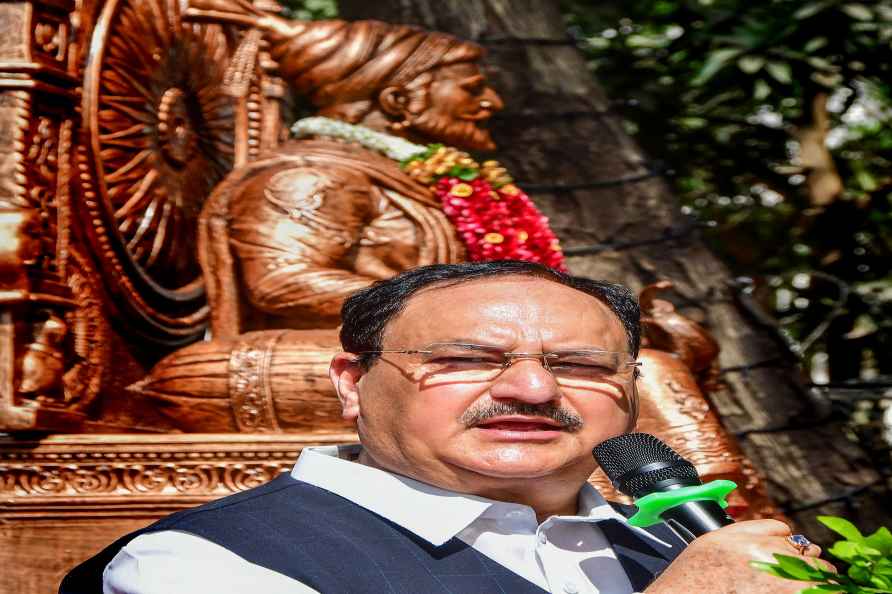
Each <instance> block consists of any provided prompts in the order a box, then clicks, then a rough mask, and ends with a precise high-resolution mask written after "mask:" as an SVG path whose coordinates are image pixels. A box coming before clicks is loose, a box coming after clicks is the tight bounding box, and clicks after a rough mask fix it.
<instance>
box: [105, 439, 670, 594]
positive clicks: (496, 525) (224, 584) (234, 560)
mask: <svg viewBox="0 0 892 594" xmlns="http://www.w3.org/2000/svg"><path fill="white" fill-rule="evenodd" d="M358 453H359V446H323V447H316V448H306V449H304V450H303V452H302V453H301V455H300V458H299V459H298V461H297V463H296V464H295V465H294V469H293V470H292V472H291V476H292V477H293V478H295V479H297V480H299V481H303V482H306V483H309V484H311V485H315V486H316V487H319V488H321V489H325V490H326V491H329V492H331V493H334V494H336V495H339V496H341V497H344V498H345V499H348V500H350V501H352V502H353V503H356V504H357V505H359V506H361V507H363V508H365V509H367V510H369V511H371V512H373V513H375V514H378V515H379V516H382V517H383V518H386V519H387V520H390V521H391V522H393V523H395V524H397V525H399V526H402V527H403V528H405V529H407V530H409V531H411V532H413V533H414V534H416V535H418V536H420V537H421V538H423V539H425V540H427V541H428V542H430V543H431V544H433V545H435V546H439V545H442V544H444V543H445V542H447V541H448V540H450V539H452V538H454V537H455V538H458V539H459V540H461V541H463V542H465V543H466V544H468V545H469V546H471V547H473V548H474V549H475V550H477V551H478V552H480V553H481V554H483V555H486V556H487V557H489V558H490V559H492V560H494V561H496V562H497V563H499V564H500V565H502V566H504V567H505V568H507V569H509V570H510V571H513V572H514V573H516V574H518V575H520V576H522V577H524V578H525V579H527V580H529V581H530V582H533V583H534V584H536V585H538V586H539V587H541V588H542V589H544V590H546V591H548V592H552V593H553V594H558V593H561V594H631V592H632V586H631V585H630V583H629V579H628V577H627V576H626V573H625V571H624V570H623V568H622V566H621V565H620V563H619V561H617V559H616V555H615V554H614V552H613V549H612V548H611V547H610V545H609V544H608V542H607V539H606V538H605V537H604V535H603V533H602V532H601V530H600V529H599V528H598V527H597V522H599V521H603V520H608V519H613V520H618V521H619V522H621V523H622V524H624V525H628V524H627V523H626V519H625V518H624V517H623V516H622V515H621V514H619V513H617V512H616V511H615V510H614V509H613V508H612V507H610V505H609V504H608V503H607V502H606V501H605V500H604V498H603V497H601V495H600V493H598V491H597V490H596V489H595V488H594V487H592V486H591V485H588V484H585V485H584V486H583V488H582V490H581V491H580V493H579V515H576V516H552V517H550V518H548V519H547V520H545V521H544V522H542V523H541V524H540V523H539V522H538V521H537V519H536V514H535V512H534V511H533V509H532V508H531V507H529V506H525V505H519V504H516V503H506V502H502V501H494V500H491V499H485V498H482V497H476V496H473V495H466V494H462V493H456V492H452V491H447V490H444V489H440V488H437V487H434V486H431V485H428V484H426V483H421V482H418V481H415V480H412V479H410V478H407V477H404V476H400V475H397V474H393V473H389V472H386V471H384V470H380V469H377V468H372V467H369V466H365V465H362V464H359V463H356V462H352V461H350V459H354V458H355V457H356V456H357V455H358ZM345 457H346V458H348V459H344V458H345ZM629 529H630V530H634V531H636V532H637V533H638V534H639V535H640V536H641V537H642V538H645V539H647V540H648V541H650V542H651V543H652V544H653V546H656V547H669V546H670V545H669V544H668V543H665V542H663V541H662V540H660V539H658V538H657V537H655V536H653V535H652V534H650V533H649V532H647V531H645V530H641V529H639V528H634V527H631V526H629ZM252 591H253V592H263V593H264V594H286V593H287V594H319V593H318V592H317V591H316V590H314V589H312V588H310V587H309V586H306V585H304V584H301V583H300V582H297V581H295V580H294V579H292V578H290V577H288V576H285V575H282V574H280V573H277V572H275V571H272V570H270V569H266V568H265V567H261V566H259V565H255V564H253V563H250V562H248V561H246V560H245V559H242V558H241V557H239V556H237V555H235V554H234V553H232V552H231V551H229V550H227V549H225V548H223V547H221V546H220V545H217V544H215V543H213V542H211V541H208V540H206V539H204V538H201V537H199V536H195V535H192V534H188V533H186V532H180V531H175V530H166V531H161V532H154V533H150V534H143V535H141V536H139V537H137V538H135V539H133V540H132V541H130V543H128V544H127V545H126V546H125V547H124V548H123V549H121V551H120V552H118V554H117V555H116V556H115V558H114V559H113V560H112V561H111V563H109V564H108V566H107V567H106V568H105V573H104V575H103V593H104V594H180V593H182V594H187V593H188V594H194V593H197V592H213V593H214V594H237V593H238V594H242V593H244V592H252Z"/></svg>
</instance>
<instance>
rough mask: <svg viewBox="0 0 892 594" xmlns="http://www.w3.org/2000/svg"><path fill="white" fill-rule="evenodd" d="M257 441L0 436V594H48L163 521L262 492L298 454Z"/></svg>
mask: <svg viewBox="0 0 892 594" xmlns="http://www.w3.org/2000/svg"><path fill="white" fill-rule="evenodd" d="M355 441H356V435H355V434H352V433H343V432H340V433H328V434H320V435H316V436H313V437H304V436H299V435H291V436H275V435H256V434H228V435H214V434H198V435H166V436H160V435H144V436H139V435H102V436H89V435H69V436H54V437H49V438H46V439H43V440H40V441H29V440H25V439H12V438H9V437H2V438H0V568H2V571H0V594H43V593H49V592H55V590H56V588H57V587H58V583H59V581H60V580H61V578H62V576H63V575H64V574H65V572H66V571H68V570H69V569H71V568H72V567H74V565H76V564H77V563H78V562H80V561H82V560H84V559H86V558H88V557H90V556H91V555H93V554H95V553H97V552H99V551H100V550H102V549H103V548H104V547H105V546H106V545H108V544H110V543H111V542H112V541H114V540H115V539H116V538H117V537H118V536H121V535H123V534H125V533H127V532H130V531H132V530H135V529H137V528H140V527H142V526H145V525H146V524H149V523H151V522H152V521H154V520H156V519H158V518H161V517H163V516H165V515H167V514H170V513H173V512H176V511H179V510H182V509H187V508H189V507H193V506H195V505H200V504H202V503H205V502H207V501H211V500H214V499H217V498H219V497H224V496H226V495H228V494H231V493H234V492H237V491H240V490H243V489H246V488H250V487H252V486H256V485H259V484H262V483H264V482H266V481H268V480H270V479H272V478H274V477H275V476H277V475H278V474H279V473H280V472H286V471H288V470H290V468H291V466H292V465H293V464H294V461H295V460H296V459H297V456H298V455H299V453H300V450H301V449H302V448H303V447H305V446H310V445H323V444H332V443H335V444H336V443H351V442H355Z"/></svg>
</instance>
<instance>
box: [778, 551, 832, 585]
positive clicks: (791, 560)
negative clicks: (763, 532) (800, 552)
mask: <svg viewBox="0 0 892 594" xmlns="http://www.w3.org/2000/svg"><path fill="white" fill-rule="evenodd" d="M774 558H775V559H776V560H777V564H778V565H780V567H781V569H782V570H784V571H785V572H786V573H788V574H789V575H791V576H793V577H794V578H795V579H797V580H801V581H804V582H805V581H810V580H814V579H816V578H817V579H820V577H821V574H820V572H817V574H816V572H815V571H814V568H813V567H812V566H811V565H809V564H808V563H806V561H805V558H803V557H793V556H791V555H779V554H776V553H775V555H774Z"/></svg>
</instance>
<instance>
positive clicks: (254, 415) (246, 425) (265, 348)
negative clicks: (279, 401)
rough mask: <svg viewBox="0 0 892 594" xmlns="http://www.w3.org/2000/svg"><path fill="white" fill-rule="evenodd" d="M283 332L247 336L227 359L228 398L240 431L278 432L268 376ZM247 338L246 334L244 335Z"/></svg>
mask: <svg viewBox="0 0 892 594" xmlns="http://www.w3.org/2000/svg"><path fill="white" fill-rule="evenodd" d="M282 335H283V332H270V333H265V334H262V335H258V334H254V335H250V337H251V338H253V339H254V340H250V339H246V340H243V341H242V342H241V343H239V345H238V346H236V347H235V350H233V352H232V357H231V358H230V360H229V399H230V402H231V404H232V414H233V416H234V417H235V422H236V425H237V426H238V429H239V431H244V432H250V431H280V430H281V429H280V427H279V422H278V421H277V419H276V412H275V409H274V408H273V395H272V387H271V386H270V385H269V382H267V381H265V380H266V378H267V377H268V376H269V367H270V362H271V360H272V356H273V348H274V347H275V345H276V343H277V342H278V341H279V338H281V336H282ZM246 338H247V337H246Z"/></svg>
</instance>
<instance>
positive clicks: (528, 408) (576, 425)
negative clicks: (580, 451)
mask: <svg viewBox="0 0 892 594" xmlns="http://www.w3.org/2000/svg"><path fill="white" fill-rule="evenodd" d="M508 415H524V416H529V417H543V418H546V419H550V420H552V421H554V422H556V423H558V424H559V425H560V426H561V427H562V428H564V429H565V430H566V431H570V432H575V431H579V430H580V429H582V425H583V421H582V417H580V416H579V415H577V414H576V413H572V412H570V411H568V410H565V409H563V408H561V407H559V406H555V405H554V404H530V403H527V402H511V403H509V402H488V403H483V404H480V405H478V406H474V407H472V408H469V409H468V410H466V411H465V412H464V413H463V414H462V416H461V418H460V419H459V421H460V422H461V423H462V424H463V425H464V426H465V427H474V426H476V425H479V424H481V423H485V422H486V421H488V420H489V419H493V418H496V417H503V416H508Z"/></svg>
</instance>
